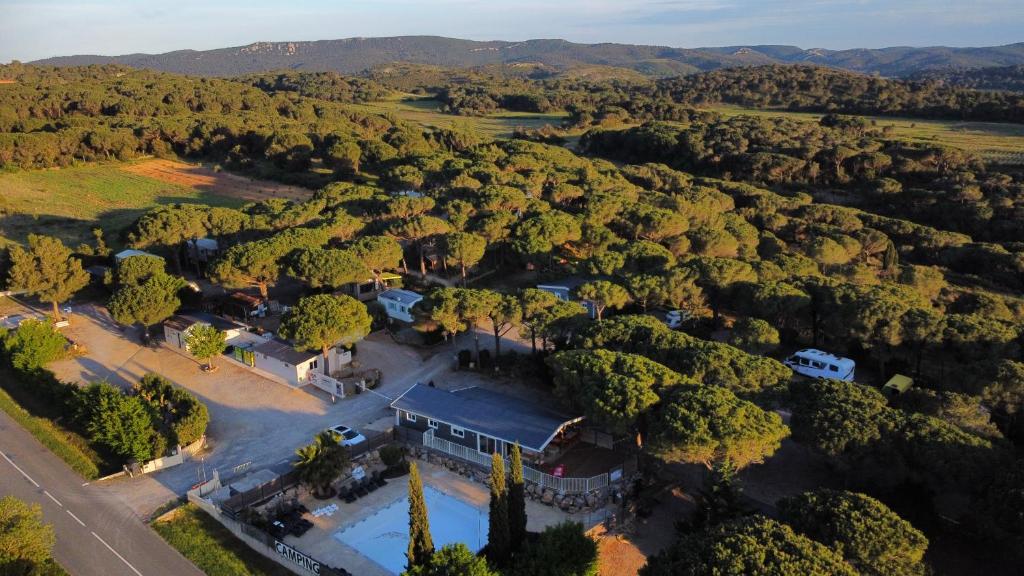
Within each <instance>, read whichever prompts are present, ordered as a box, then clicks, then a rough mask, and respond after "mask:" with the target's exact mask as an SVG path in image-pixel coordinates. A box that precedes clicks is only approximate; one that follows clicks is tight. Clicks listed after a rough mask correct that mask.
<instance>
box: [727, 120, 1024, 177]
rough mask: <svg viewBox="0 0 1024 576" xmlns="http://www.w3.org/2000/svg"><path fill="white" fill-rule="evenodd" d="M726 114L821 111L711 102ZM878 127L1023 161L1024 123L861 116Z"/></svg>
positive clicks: (994, 157)
mask: <svg viewBox="0 0 1024 576" xmlns="http://www.w3.org/2000/svg"><path fill="white" fill-rule="evenodd" d="M711 109H712V110H714V111H715V112H718V113H720V114H723V115H725V116H741V115H743V116H784V117H787V118H793V119H795V120H803V121H808V122H817V121H818V120H820V119H821V117H822V114H816V113H810V112H788V111H785V110H754V109H750V108H741V107H738V106H713V107H711ZM863 118H865V119H867V120H868V121H869V122H874V123H875V124H876V125H877V127H879V128H883V127H885V126H892V128H893V134H894V135H895V136H896V137H897V138H900V139H902V140H906V141H908V142H923V143H927V144H942V145H946V146H952V147H954V148H959V149H961V150H966V151H968V152H971V153H974V154H977V155H978V156H980V157H981V158H982V159H984V160H986V161H989V162H998V163H1002V164H1024V125H1021V124H1003V123H997V122H961V121H956V120H921V119H917V118H896V117H889V116H864V117H863Z"/></svg>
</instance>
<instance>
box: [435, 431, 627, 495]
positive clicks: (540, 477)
mask: <svg viewBox="0 0 1024 576" xmlns="http://www.w3.org/2000/svg"><path fill="white" fill-rule="evenodd" d="M423 446H425V447H427V448H430V449H431V450H437V451H438V452H443V453H444V454H447V455H449V456H454V457H456V458H460V459H462V460H466V461H468V462H472V463H473V464H477V465H479V466H483V467H484V468H487V469H489V468H490V466H491V457H490V456H488V455H486V454H481V453H480V452H477V451H476V450H474V449H472V448H469V447H467V446H462V445H461V444H456V443H454V442H449V441H448V440H445V439H443V438H437V437H435V436H434V431H433V430H427V431H426V432H424V433H423ZM505 465H506V466H508V461H507V460H506V461H505ZM523 478H525V479H526V480H527V481H528V482H533V483H534V484H536V485H538V486H540V487H543V488H551V489H552V490H554V491H556V492H559V493H561V494H585V493H587V492H590V491H592V490H597V489H599V488H604V487H605V486H608V474H607V473H604V474H598V475H597V476H592V477H590V478H559V477H558V476H552V475H551V474H547V473H545V472H541V471H540V470H537V469H535V468H530V467H529V466H523Z"/></svg>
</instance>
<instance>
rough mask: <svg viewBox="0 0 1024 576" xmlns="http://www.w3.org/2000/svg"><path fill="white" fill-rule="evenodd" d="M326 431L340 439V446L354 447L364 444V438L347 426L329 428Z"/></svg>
mask: <svg viewBox="0 0 1024 576" xmlns="http://www.w3.org/2000/svg"><path fill="white" fill-rule="evenodd" d="M328 430H330V431H331V432H334V433H335V434H337V435H338V436H340V437H341V440H339V442H341V445H342V446H355V445H356V444H362V443H363V442H366V436H363V435H362V434H360V433H359V432H358V431H356V430H353V429H352V428H349V427H348V426H342V425H340V424H339V425H337V426H331V427H330V428H328Z"/></svg>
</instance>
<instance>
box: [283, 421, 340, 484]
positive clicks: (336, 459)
mask: <svg viewBox="0 0 1024 576" xmlns="http://www.w3.org/2000/svg"><path fill="white" fill-rule="evenodd" d="M339 440H341V438H340V437H339V436H338V434H337V433H335V432H331V431H330V430H325V431H323V432H321V433H319V434H317V435H316V438H314V439H313V443H312V444H310V445H308V446H303V447H302V448H299V449H298V450H296V451H295V454H297V455H298V457H299V461H298V462H295V464H294V466H295V468H297V469H298V470H299V479H300V480H301V481H302V483H303V484H305V485H306V486H308V487H309V488H310V490H312V491H313V495H314V496H315V497H317V498H329V497H330V496H331V482H334V479H335V478H337V477H338V476H339V475H340V474H341V471H342V469H343V468H344V467H345V465H346V464H348V450H346V449H345V447H344V446H342V445H341V443H340V442H339Z"/></svg>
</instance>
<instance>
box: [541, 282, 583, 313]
mask: <svg viewBox="0 0 1024 576" xmlns="http://www.w3.org/2000/svg"><path fill="white" fill-rule="evenodd" d="M586 283H587V280H585V279H583V278H563V279H562V280H559V281H557V282H548V283H547V284H537V289H538V290H543V291H545V292H551V293H552V294H554V295H555V296H558V299H559V300H563V301H565V302H576V301H579V303H580V304H583V307H584V308H586V309H587V314H589V315H590V319H591V320H593V319H594V318H597V306H595V305H594V303H593V302H591V301H590V300H583V299H579V298H576V289H577V288H579V287H580V286H582V285H584V284H586Z"/></svg>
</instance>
